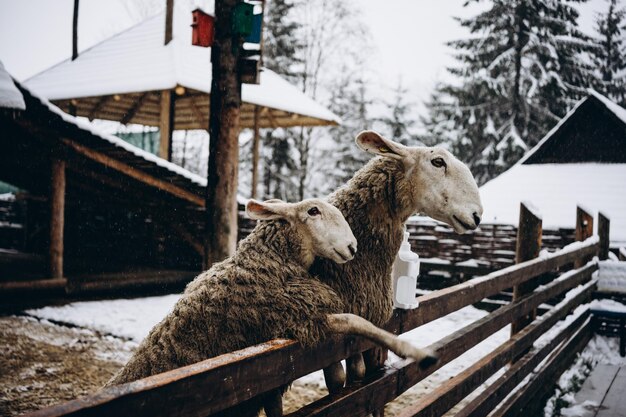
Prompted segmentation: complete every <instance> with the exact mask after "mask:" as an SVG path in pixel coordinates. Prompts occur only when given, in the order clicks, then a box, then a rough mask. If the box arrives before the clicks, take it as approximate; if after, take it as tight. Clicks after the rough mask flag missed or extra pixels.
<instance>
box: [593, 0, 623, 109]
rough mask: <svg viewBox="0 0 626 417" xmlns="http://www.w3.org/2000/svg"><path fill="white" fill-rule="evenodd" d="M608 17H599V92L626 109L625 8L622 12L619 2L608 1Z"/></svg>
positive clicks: (596, 57)
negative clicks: (625, 106)
mask: <svg viewBox="0 0 626 417" xmlns="http://www.w3.org/2000/svg"><path fill="white" fill-rule="evenodd" d="M608 3H609V7H608V10H607V12H606V13H604V14H603V13H598V14H597V16H596V27H595V29H596V32H597V36H598V47H597V48H596V50H595V54H594V61H595V63H596V65H597V67H598V70H599V72H600V80H599V81H598V83H597V85H596V89H597V90H598V91H600V92H601V93H602V94H604V95H606V96H608V97H609V98H611V99H613V100H615V101H616V102H617V103H619V104H620V105H621V106H624V105H626V45H625V43H624V37H625V35H626V8H620V7H619V4H618V2H617V0H608Z"/></svg>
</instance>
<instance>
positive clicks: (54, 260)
mask: <svg viewBox="0 0 626 417" xmlns="http://www.w3.org/2000/svg"><path fill="white" fill-rule="evenodd" d="M64 226H65V161H63V160H60V159H53V160H52V181H51V184H50V253H49V256H50V259H49V261H50V277H51V278H62V277H63V230H64Z"/></svg>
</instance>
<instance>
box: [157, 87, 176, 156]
mask: <svg viewBox="0 0 626 417" xmlns="http://www.w3.org/2000/svg"><path fill="white" fill-rule="evenodd" d="M173 132H174V95H173V94H172V91H171V90H163V91H161V118H160V120H159V133H160V137H161V140H160V141H159V157H161V158H163V159H166V160H168V161H171V160H172V133H173Z"/></svg>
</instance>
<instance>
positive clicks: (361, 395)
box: [32, 213, 608, 417]
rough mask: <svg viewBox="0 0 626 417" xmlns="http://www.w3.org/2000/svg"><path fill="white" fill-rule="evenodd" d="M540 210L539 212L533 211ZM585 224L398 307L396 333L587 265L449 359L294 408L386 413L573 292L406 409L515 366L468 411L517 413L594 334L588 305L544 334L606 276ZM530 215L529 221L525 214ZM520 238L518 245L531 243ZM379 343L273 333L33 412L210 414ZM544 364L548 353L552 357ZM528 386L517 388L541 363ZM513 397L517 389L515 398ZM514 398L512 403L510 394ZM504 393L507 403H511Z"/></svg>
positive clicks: (448, 396)
mask: <svg viewBox="0 0 626 417" xmlns="http://www.w3.org/2000/svg"><path fill="white" fill-rule="evenodd" d="M531 214H532V213H531ZM586 219H587V220H586V221H585V222H584V224H583V223H582V222H581V225H580V227H581V228H583V227H584V229H585V230H583V231H581V233H580V234H579V237H580V238H581V239H583V240H582V241H581V242H577V243H574V244H571V245H569V246H567V247H565V248H563V249H561V250H559V251H557V252H554V253H551V254H550V255H544V256H541V257H538V258H534V259H531V260H528V261H525V262H521V263H519V264H516V265H513V266H510V267H507V268H505V269H502V270H499V271H496V272H493V273H490V274H488V275H485V276H481V277H477V278H474V279H471V280H469V281H467V282H464V283H462V284H458V285H455V286H453V287H450V288H445V289H442V290H439V291H435V292H432V293H429V294H427V295H424V296H422V297H419V303H420V305H419V307H418V308H417V309H414V310H395V311H394V315H393V317H392V319H391V320H390V321H389V323H388V324H387V325H386V328H387V329H388V330H389V331H392V332H394V333H396V334H401V333H405V332H407V331H410V330H412V329H415V328H417V327H419V326H421V325H423V324H425V323H428V322H431V321H433V320H435V319H437V318H440V317H443V316H445V315H447V314H449V313H452V312H454V311H456V310H458V309H460V308H463V307H465V306H468V305H471V304H473V303H476V302H479V301H480V300H482V299H483V298H485V297H488V296H491V295H493V294H496V293H498V292H500V291H502V290H504V289H507V288H511V287H513V286H519V285H520V284H523V283H527V282H532V280H533V279H535V278H537V277H539V276H540V275H542V274H545V273H548V272H552V271H557V270H558V271H560V272H563V271H564V270H566V269H568V268H570V267H571V265H572V264H574V263H576V264H579V265H580V266H579V267H578V268H575V269H570V270H568V271H567V272H564V273H562V274H561V275H560V276H559V277H558V278H557V279H555V280H553V281H551V282H549V283H548V284H546V285H543V286H540V287H538V288H534V289H532V290H529V291H527V292H526V293H520V294H518V295H517V297H516V298H514V299H513V301H512V302H511V303H509V304H507V305H505V306H503V307H501V308H499V309H497V310H495V311H494V312H492V313H490V314H488V315H486V316H485V317H483V318H481V319H480V320H477V321H475V322H473V323H471V324H470V325H468V326H466V327H463V328H462V329H459V330H457V331H455V332H454V333H452V334H449V335H447V336H445V337H444V338H442V339H441V340H439V341H437V342H436V343H433V344H431V345H430V346H428V348H430V349H432V350H434V351H436V352H437V354H438V355H439V362H438V363H437V364H436V365H435V366H432V367H430V368H428V369H426V370H424V369H421V368H420V367H419V366H418V364H417V363H415V362H414V361H412V360H400V361H397V362H395V363H392V364H390V365H388V366H387V367H383V368H381V369H378V370H376V371H374V372H372V373H370V374H368V375H367V376H366V378H365V379H364V380H363V381H360V382H357V383H353V384H351V385H349V386H346V387H344V388H341V389H340V390H339V391H338V392H335V393H333V394H332V395H327V396H325V397H323V398H321V399H320V400H318V401H315V402H313V403H311V404H308V405H305V406H304V407H302V408H301V409H299V410H298V411H296V412H294V413H292V414H289V416H291V417H300V416H337V417H339V416H366V415H368V414H371V413H374V414H375V415H382V413H383V411H382V410H383V408H384V406H385V404H387V403H388V402H390V401H393V400H394V399H395V398H396V397H398V396H399V395H400V394H402V393H403V392H405V391H407V390H408V389H409V388H411V387H413V386H414V385H415V384H417V383H418V382H419V381H421V380H423V379H424V378H426V377H427V376H428V375H430V374H431V373H433V372H435V371H436V370H437V369H439V368H441V367H442V366H444V365H445V364H447V363H449V362H450V361H452V360H453V359H455V358H457V357H458V356H460V355H461V354H463V353H464V352H466V351H467V350H469V349H470V348H472V347H473V346H476V345H477V344H478V343H480V342H481V341H483V340H485V339H486V338H487V337H489V336H490V335H492V334H494V333H495V332H497V331H499V330H500V329H502V328H504V327H505V326H506V325H508V324H509V323H512V322H515V321H518V320H520V319H521V318H523V317H527V316H528V315H529V314H531V313H532V312H533V311H535V309H536V308H537V307H538V306H539V305H540V304H542V303H544V302H546V301H548V300H551V299H554V298H555V297H559V296H562V295H563V294H564V293H566V292H568V291H570V290H572V289H576V290H575V291H572V292H570V293H569V296H568V297H565V298H562V301H561V302H560V303H558V304H557V305H556V306H555V307H554V308H552V309H551V310H549V311H548V312H547V313H546V314H544V315H543V316H541V317H540V318H539V319H535V320H533V321H531V322H530V323H529V324H527V325H525V327H520V328H518V329H517V332H516V333H515V334H513V335H512V336H511V338H510V339H509V340H507V341H506V342H505V343H503V344H502V345H500V346H499V347H498V348H497V349H496V350H494V351H492V352H491V353H489V354H488V355H487V356H485V357H483V358H482V359H480V360H479V361H478V362H476V363H473V364H468V365H469V366H468V368H467V369H465V371H463V372H462V373H460V374H458V375H456V376H455V377H453V378H452V379H450V380H448V381H446V382H445V383H443V384H442V385H440V386H438V387H436V388H435V389H434V390H433V391H432V392H429V393H428V394H427V395H426V396H425V397H423V398H422V399H421V400H420V401H419V402H418V403H417V404H413V405H412V406H410V407H407V408H406V409H404V410H403V412H402V414H401V415H402V416H439V415H442V414H443V413H445V412H446V411H447V410H449V409H451V408H452V407H453V406H455V405H456V404H457V403H459V402H460V401H461V400H463V399H464V398H465V397H466V396H468V394H470V393H471V392H473V391H474V390H476V388H478V387H479V386H480V385H481V384H483V383H484V382H485V381H486V380H487V379H488V378H489V377H490V376H491V375H493V374H494V373H495V372H497V371H498V370H500V369H502V368H503V367H505V366H507V364H509V367H508V370H507V371H506V372H505V373H504V374H503V375H502V376H501V377H500V378H499V379H497V380H496V381H495V382H493V383H492V384H491V385H489V386H488V387H487V388H486V389H485V390H484V391H482V392H481V393H479V394H478V396H476V397H475V398H473V399H472V400H471V401H469V402H467V401H466V402H464V404H465V405H464V406H463V407H462V408H461V409H460V411H459V412H460V413H461V415H463V416H478V415H486V414H487V413H488V412H490V411H491V410H494V409H495V410H496V415H502V416H504V415H507V416H508V415H516V414H517V413H518V412H519V410H520V409H521V408H522V407H523V406H524V405H525V404H526V403H528V401H529V399H531V398H534V396H535V394H536V392H537V390H538V388H539V387H543V386H544V385H545V384H549V383H550V382H551V381H553V380H554V378H555V375H557V374H558V373H559V371H562V369H564V366H567V365H568V364H569V363H570V362H571V359H572V358H573V355H575V354H576V352H578V351H580V350H581V349H582V347H583V346H584V345H585V344H586V343H587V341H588V340H589V338H590V337H591V327H590V325H589V319H588V316H589V311H588V310H584V311H582V312H579V313H578V315H577V316H576V317H574V318H573V320H571V321H570V322H569V324H567V325H564V326H561V327H560V329H558V331H557V330H553V331H552V332H551V333H555V334H554V336H553V337H552V338H551V339H550V340H548V341H547V342H546V343H545V344H543V345H541V346H534V343H535V341H536V340H537V339H538V338H539V337H540V336H542V335H543V334H545V333H546V331H548V330H551V329H554V325H555V324H556V323H557V322H559V320H561V319H563V318H565V317H566V316H567V315H568V314H570V313H571V312H572V311H573V310H574V309H575V308H576V307H578V306H580V305H581V304H583V303H585V302H586V301H587V300H589V299H590V298H591V295H592V292H593V291H594V290H595V287H596V281H595V280H594V279H593V278H592V274H593V273H594V272H595V271H596V270H597V268H598V266H597V262H596V260H595V259H591V258H592V257H594V256H596V255H597V254H598V253H599V250H600V248H601V247H602V244H603V243H604V241H605V239H607V238H608V230H607V232H606V234H605V235H603V236H601V237H600V238H598V237H596V236H590V235H589V233H588V231H589V230H590V229H589V223H588V218H586ZM522 220H524V219H522ZM524 244H525V242H524V241H523V239H522V240H520V241H519V242H518V245H524ZM372 348H374V346H373V344H372V343H371V342H369V341H367V340H365V339H362V338H359V337H352V336H348V337H333V338H330V339H328V340H326V341H324V342H323V343H321V344H320V345H318V346H316V347H315V348H303V347H301V346H300V345H299V344H298V343H296V342H294V341H290V340H273V341H269V342H267V343H263V344H260V345H257V346H253V347H250V348H247V349H243V350H240V351H237V352H232V353H229V354H226V355H222V356H219V357H216V358H213V359H209V360H206V361H203V362H200V363H197V364H194V365H191V366H187V367H184V368H179V369H176V370H173V371H170V372H166V373H163V374H159V375H155V376H152V377H149V378H146V379H142V380H139V381H135V382H132V383H129V384H124V385H120V386H116V387H110V388H107V389H104V390H102V391H100V392H98V393H96V394H93V395H90V396H87V397H83V398H79V399H77V400H74V401H70V402H67V403H64V404H60V405H57V406H54V407H50V408H47V409H43V410H40V411H37V412H35V413H32V415H33V416H79V415H80V416H83V415H120V416H121V415H129V416H130V415H133V416H134V415H151V416H153V415H154V416H178V415H180V416H183V415H184V416H207V415H211V414H214V413H217V412H220V411H224V410H228V409H229V408H230V407H233V406H235V405H237V404H241V403H243V402H245V401H247V400H250V399H252V398H254V397H256V396H258V395H261V394H264V393H267V392H269V391H271V390H274V389H276V388H279V387H282V386H284V385H286V384H289V383H291V382H292V381H294V380H295V379H297V378H299V377H301V376H304V375H307V374H309V373H311V372H313V371H316V370H319V369H322V368H324V367H326V366H328V365H330V364H332V363H334V362H337V361H339V360H341V359H344V358H346V357H348V356H350V355H352V354H354V353H357V352H363V351H365V350H368V349H372ZM546 358H547V360H546V361H544V359H546ZM539 364H542V365H541V366H542V367H541V369H540V370H539V371H537V372H535V373H533V375H532V377H531V378H530V380H529V381H528V383H526V384H524V386H523V387H522V388H521V389H519V390H517V391H515V393H514V394H513V395H509V393H510V392H511V390H512V389H513V388H514V387H515V386H516V385H517V384H518V383H519V382H520V381H522V380H523V379H524V378H525V377H526V376H527V375H529V374H530V372H531V371H532V370H533V369H534V368H536V366H537V365H539ZM507 395H509V396H508V397H507ZM505 397H507V398H506V400H504V399H505ZM503 400H504V401H503Z"/></svg>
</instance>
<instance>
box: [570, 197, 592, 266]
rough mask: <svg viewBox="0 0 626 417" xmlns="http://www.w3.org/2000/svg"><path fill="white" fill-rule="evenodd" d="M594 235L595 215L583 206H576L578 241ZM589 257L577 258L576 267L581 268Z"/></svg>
mask: <svg viewBox="0 0 626 417" xmlns="http://www.w3.org/2000/svg"><path fill="white" fill-rule="evenodd" d="M591 236H593V216H592V215H591V214H589V213H588V212H587V211H585V209H583V208H582V207H578V206H577V207H576V241H577V242H582V241H583V240H585V239H587V238H589V237H591ZM587 261H588V259H576V261H574V267H575V268H580V267H581V266H583V265H584V264H586V263H587Z"/></svg>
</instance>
